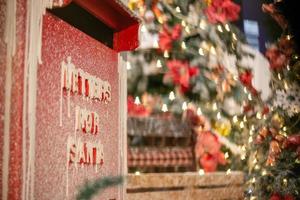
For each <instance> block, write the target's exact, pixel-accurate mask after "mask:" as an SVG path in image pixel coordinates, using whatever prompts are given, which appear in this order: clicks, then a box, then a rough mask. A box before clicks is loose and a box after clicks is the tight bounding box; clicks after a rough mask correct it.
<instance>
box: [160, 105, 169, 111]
mask: <svg viewBox="0 0 300 200" xmlns="http://www.w3.org/2000/svg"><path fill="white" fill-rule="evenodd" d="M161 111H163V112H168V106H167V104H163V105H162V108H161Z"/></svg>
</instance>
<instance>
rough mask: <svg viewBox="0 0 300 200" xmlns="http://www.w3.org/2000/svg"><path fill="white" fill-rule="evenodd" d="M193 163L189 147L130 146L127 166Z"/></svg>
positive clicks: (172, 165) (166, 165)
mask: <svg viewBox="0 0 300 200" xmlns="http://www.w3.org/2000/svg"><path fill="white" fill-rule="evenodd" d="M192 165H193V152H192V149H191V148H165V149H148V148H130V149H129V150H128V167H175V166H177V167H179V166H180V167H185V166H186V167H187V166H192Z"/></svg>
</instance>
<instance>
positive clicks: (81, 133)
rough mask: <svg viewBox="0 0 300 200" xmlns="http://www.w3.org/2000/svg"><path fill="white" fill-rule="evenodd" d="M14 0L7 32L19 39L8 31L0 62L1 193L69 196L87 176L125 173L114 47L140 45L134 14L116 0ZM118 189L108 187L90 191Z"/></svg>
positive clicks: (42, 199)
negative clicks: (39, 0) (0, 75)
mask: <svg viewBox="0 0 300 200" xmlns="http://www.w3.org/2000/svg"><path fill="white" fill-rule="evenodd" d="M12 2H14V3H8V4H7V5H6V6H7V8H6V9H7V11H8V15H7V16H9V13H11V12H9V11H11V10H13V9H15V10H16V12H15V13H17V14H16V16H15V21H14V23H12V24H11V25H10V26H8V25H6V28H7V29H8V30H6V32H9V30H11V31H12V33H15V34H16V36H17V37H15V38H11V37H7V38H8V39H7V38H6V40H5V41H6V43H7V55H8V56H7V59H8V60H7V66H6V68H5V67H3V64H2V65H1V63H0V67H1V68H0V70H1V72H3V73H4V74H6V76H5V78H6V79H5V82H4V81H2V80H0V84H1V88H5V90H4V92H2V91H1V93H0V101H1V102H3V104H2V103H1V104H2V105H3V107H2V106H1V107H0V108H1V109H0V112H1V113H2V114H3V116H4V119H3V124H4V125H3V126H4V131H3V136H2V134H1V138H0V139H1V143H0V144H2V145H3V147H4V148H3V150H1V151H0V153H1V155H2V162H1V164H2V165H1V166H2V169H1V175H2V177H1V183H2V189H1V195H2V199H3V200H4V199H39V200H46V199H74V198H75V196H76V193H77V192H78V190H79V187H80V186H83V185H84V183H85V181H87V180H94V179H97V178H100V177H104V176H117V175H122V174H124V173H126V172H125V169H126V163H125V160H126V157H125V156H126V152H124V151H125V149H126V145H125V144H124V142H125V138H126V133H125V132H124V131H125V120H126V119H125V117H126V114H125V113H126V110H125V108H126V104H125V102H126V97H125V95H126V91H125V89H126V88H125V85H126V75H125V74H126V67H125V66H122V64H124V62H123V61H122V57H121V56H120V55H119V52H121V51H130V50H134V49H135V48H136V47H137V46H138V29H139V21H138V19H137V18H136V17H135V16H134V15H132V13H131V12H130V11H128V10H127V8H126V7H125V6H124V4H123V3H121V1H118V0H73V1H61V0H58V1H49V2H51V4H50V3H48V4H49V5H46V4H47V1H45V2H46V3H45V2H44V1H42V2H43V3H38V4H40V5H41V6H40V7H39V6H37V5H36V4H35V3H36V1H33V0H23V1H16V0H12ZM43 4H44V5H43ZM30 6H31V7H30ZM34 6H35V8H34ZM46 7H47V10H45V8H46ZM50 7H51V8H50ZM39 9H41V10H40V11H39ZM24 10H26V12H25V11H24ZM34 11H36V13H35V12H34ZM39 13H42V14H43V15H41V16H40V18H39V16H38V15H39ZM30 17H31V18H30ZM35 19H39V20H40V21H38V22H36V20H35ZM1 21H2V23H1ZM9 21H10V20H7V22H9ZM3 22H4V20H3V18H1V16H0V24H3ZM34 23H36V26H38V27H35V25H34ZM39 23H40V24H39ZM17 25H18V26H17ZM11 26H15V30H16V31H15V32H14V30H13V29H12V28H11ZM35 30H36V33H35V32H34V31H35ZM40 30H42V31H40ZM39 31H40V32H39ZM35 37H36V38H35ZM33 39H34V40H36V41H33ZM1 42H3V41H2V40H0V48H1V47H3V45H2V46H1V44H3V43H1ZM14 42H15V43H14ZM35 43H38V44H39V43H41V45H40V46H39V45H36V44H35ZM9 44H13V45H15V49H16V51H15V53H14V51H11V52H12V53H11V54H9V52H10V50H9V49H10V46H9ZM35 54H38V55H35ZM39 55H40V56H39ZM1 56H2V55H1ZM35 58H36V59H35ZM38 58H39V59H38ZM35 60H36V63H35V62H34V61H35ZM10 63H11V64H10ZM124 70H125V71H124ZM1 126H2V124H1ZM0 128H1V129H2V127H0ZM123 192H124V188H122V187H114V188H111V189H108V190H106V191H104V192H102V193H101V194H100V195H98V197H97V199H103V200H110V199H123Z"/></svg>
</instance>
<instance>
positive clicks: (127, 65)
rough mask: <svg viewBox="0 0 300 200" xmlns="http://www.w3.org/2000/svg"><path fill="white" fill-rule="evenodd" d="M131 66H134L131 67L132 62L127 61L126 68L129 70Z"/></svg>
mask: <svg viewBox="0 0 300 200" xmlns="http://www.w3.org/2000/svg"><path fill="white" fill-rule="evenodd" d="M131 68H132V67H131V64H130V62H128V61H127V62H126V69H127V70H131Z"/></svg>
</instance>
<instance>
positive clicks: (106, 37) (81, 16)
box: [48, 2, 114, 49]
mask: <svg viewBox="0 0 300 200" xmlns="http://www.w3.org/2000/svg"><path fill="white" fill-rule="evenodd" d="M48 11H49V12H50V13H52V14H53V15H55V16H56V17H58V18H60V19H62V20H64V21H65V22H67V23H68V24H70V25H72V26H74V27H75V28H77V29H79V30H80V31H82V32H84V33H85V34H87V35H89V36H90V37H92V38H94V39H96V40H98V41H100V42H101V43H103V44H104V45H106V46H107V47H109V48H111V49H112V48H113V37H114V31H113V29H112V28H110V27H109V26H107V25H106V24H104V23H103V22H102V21H100V20H99V19H97V18H96V17H95V16H94V15H92V14H90V13H89V12H88V11H86V10H85V9H83V8H82V7H80V6H79V5H78V4H76V3H75V2H71V3H70V4H69V5H67V6H65V7H62V8H54V9H51V10H50V9H49V10H48Z"/></svg>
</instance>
